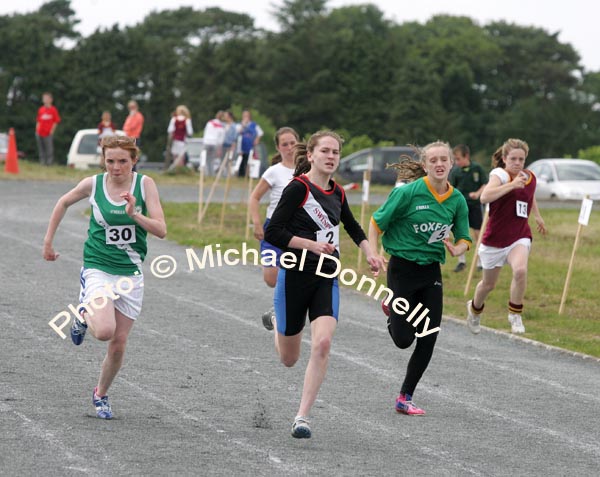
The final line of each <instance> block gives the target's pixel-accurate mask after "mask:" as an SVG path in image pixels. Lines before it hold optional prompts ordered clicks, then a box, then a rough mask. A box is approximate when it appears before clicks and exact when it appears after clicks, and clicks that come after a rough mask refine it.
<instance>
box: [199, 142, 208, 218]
mask: <svg viewBox="0 0 600 477" xmlns="http://www.w3.org/2000/svg"><path fill="white" fill-rule="evenodd" d="M205 167H206V149H203V150H202V152H201V153H200V179H199V183H198V223H201V222H202V216H203V215H204V214H203V213H202V205H203V202H204V168H205Z"/></svg>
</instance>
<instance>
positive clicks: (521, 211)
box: [517, 200, 527, 219]
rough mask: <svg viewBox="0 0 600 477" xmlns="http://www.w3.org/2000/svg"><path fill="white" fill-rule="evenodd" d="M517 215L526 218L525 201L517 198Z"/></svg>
mask: <svg viewBox="0 0 600 477" xmlns="http://www.w3.org/2000/svg"><path fill="white" fill-rule="evenodd" d="M517 217H523V218H525V219H526V218H527V202H523V201H522V200H517Z"/></svg>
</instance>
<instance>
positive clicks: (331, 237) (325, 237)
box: [317, 225, 340, 248]
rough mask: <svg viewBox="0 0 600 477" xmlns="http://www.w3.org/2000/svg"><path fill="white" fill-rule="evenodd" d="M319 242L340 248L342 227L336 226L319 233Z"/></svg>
mask: <svg viewBox="0 0 600 477" xmlns="http://www.w3.org/2000/svg"><path fill="white" fill-rule="evenodd" d="M317 242H327V243H330V244H332V245H334V246H335V248H340V226H339V225H336V226H334V227H332V228H330V229H327V230H319V231H317Z"/></svg>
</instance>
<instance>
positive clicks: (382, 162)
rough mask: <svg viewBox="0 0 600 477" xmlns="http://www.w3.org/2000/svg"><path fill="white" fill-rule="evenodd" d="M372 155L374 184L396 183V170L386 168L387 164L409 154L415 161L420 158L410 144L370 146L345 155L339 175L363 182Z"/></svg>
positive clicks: (346, 178) (349, 179)
mask: <svg viewBox="0 0 600 477" xmlns="http://www.w3.org/2000/svg"><path fill="white" fill-rule="evenodd" d="M370 155H372V156H373V169H372V171H371V182H372V183H373V184H395V183H396V171H395V170H394V169H386V167H385V166H386V165H387V164H394V163H397V162H399V161H400V160H401V159H402V156H409V157H410V158H412V159H413V160H415V161H417V160H419V159H418V157H417V152H416V151H415V150H414V149H413V148H412V147H409V146H387V147H370V148H368V149H362V150H360V151H357V152H355V153H352V154H350V155H349V156H348V157H344V158H343V159H342V160H341V161H340V167H339V168H338V175H339V176H340V177H342V178H343V179H345V180H347V181H350V182H361V181H362V178H363V172H364V171H365V170H366V169H367V165H368V161H369V156H370Z"/></svg>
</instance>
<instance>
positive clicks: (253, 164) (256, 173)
mask: <svg viewBox="0 0 600 477" xmlns="http://www.w3.org/2000/svg"><path fill="white" fill-rule="evenodd" d="M250 157H251V158H252V156H250ZM259 177H260V161H259V160H257V159H253V158H252V159H249V160H248V200H247V201H246V232H245V237H246V240H248V238H249V237H250V227H249V224H250V205H249V202H250V194H252V186H253V185H254V179H258V178H259Z"/></svg>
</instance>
